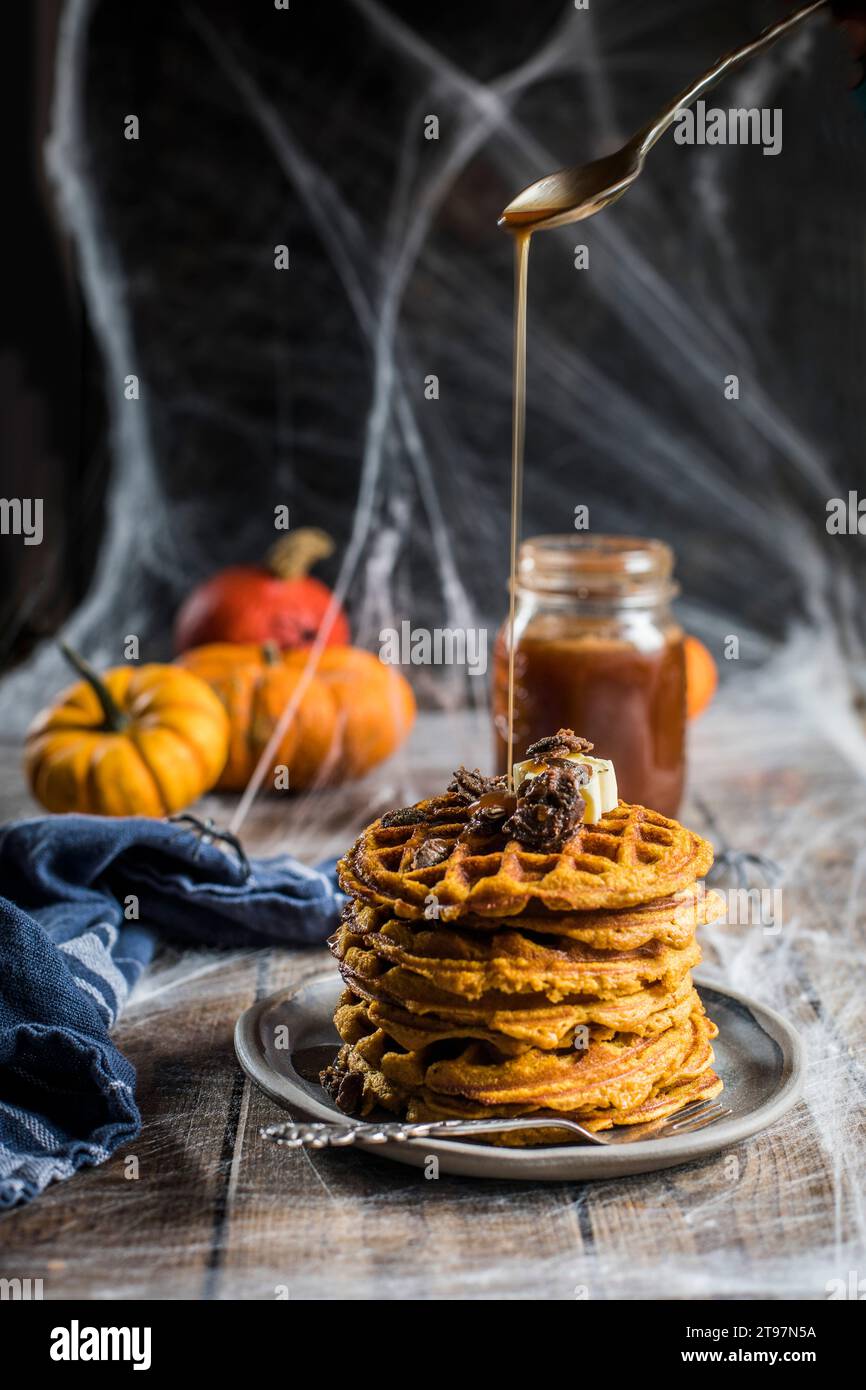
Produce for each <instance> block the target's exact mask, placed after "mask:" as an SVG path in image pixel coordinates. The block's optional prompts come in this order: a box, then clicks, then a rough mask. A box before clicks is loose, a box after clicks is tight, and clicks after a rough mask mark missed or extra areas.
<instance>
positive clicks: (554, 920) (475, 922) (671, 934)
mask: <svg viewBox="0 0 866 1390" xmlns="http://www.w3.org/2000/svg"><path fill="white" fill-rule="evenodd" d="M724 909H725V903H724V899H723V898H722V897H720V895H719V894H718V893H715V892H712V891H708V890H707V889H705V888H704V887H703V885H702V884H694V885H693V886H691V887H689V888H684V889H683V890H682V891H681V892H679V893H676V894H674V895H673V896H672V897H669V898H661V899H657V900H655V901H654V902H650V903H638V904H636V905H635V906H634V907H625V908H619V909H617V910H614V911H597V912H547V911H545V910H544V909H543V908H538V909H535V910H534V911H533V910H532V909H531V908H528V909H527V910H526V911H525V912H522V913H520V914H519V917H518V918H517V919H515V918H514V917H513V916H512V917H506V918H498V917H473V916H472V915H470V914H467V915H465V916H462V917H460V918H459V928H460V931H461V932H483V933H484V935H485V936H488V937H489V936H491V935H492V934H493V933H495V932H498V931H500V930H501V929H502V927H508V928H519V930H520V931H522V932H526V933H529V934H530V935H531V936H533V937H540V938H542V939H543V938H549V937H568V938H569V939H570V940H572V941H583V942H585V943H586V945H587V946H593V947H595V948H596V950H600V951H634V950H637V949H638V947H640V946H645V945H646V944H647V942H649V941H660V942H661V943H662V944H663V945H665V946H685V945H687V944H688V943H689V942H690V941H691V940H692V938H693V936H694V934H695V932H696V930H697V929H698V927H705V926H707V925H708V924H709V923H710V922H715V921H716V920H717V919H718V918H719V917H720V916H721V915H722V913H723V912H724ZM393 918H394V913H393V907H392V905H391V904H390V903H389V904H387V905H386V906H384V907H375V906H373V904H372V903H369V902H363V901H361V900H360V899H358V898H355V899H351V900H350V902H349V903H348V905H347V907H346V908H345V909H344V912H343V919H342V920H343V921H348V922H349V923H350V924H351V927H352V930H353V931H354V932H357V933H358V934H359V935H364V934H366V933H368V932H376V931H379V930H380V929H381V927H382V924H383V923H385V922H388V921H390V920H393ZM397 920H399V921H401V922H405V923H407V924H415V925H420V926H421V927H423V928H424V929H426V930H433V929H435V928H436V927H437V922H436V920H435V919H429V918H410V917H400V918H399V919H397ZM439 929H440V930H443V931H444V930H445V929H446V928H445V925H444V924H442V923H439Z"/></svg>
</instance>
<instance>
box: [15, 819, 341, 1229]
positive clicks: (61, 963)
mask: <svg viewBox="0 0 866 1390" xmlns="http://www.w3.org/2000/svg"><path fill="white" fill-rule="evenodd" d="M203 829H204V827H200V828H193V827H191V826H190V825H188V824H182V823H179V822H171V821H156V820H145V819H138V818H134V819H122V820H121V819H118V820H114V819H107V818H103V817H100V816H51V817H48V818H45V819H40V820H31V821H22V822H18V823H17V824H13V825H9V826H7V827H5V828H3V829H0V895H2V896H0V1208H4V1207H11V1206H15V1205H16V1204H17V1203H22V1202H27V1201H30V1200H31V1199H32V1198H33V1197H35V1196H37V1195H38V1194H39V1193H40V1192H41V1191H42V1190H43V1189H44V1188H45V1187H46V1186H47V1185H48V1183H50V1182H54V1181H58V1180H61V1179H64V1178H68V1177H71V1176H72V1174H73V1173H74V1172H75V1171H76V1169H78V1168H80V1167H81V1166H82V1164H85V1163H103V1162H105V1160H106V1159H107V1158H108V1157H109V1156H110V1155H111V1154H112V1153H113V1152H114V1151H115V1150H116V1149H117V1148H118V1147H119V1146H121V1145H123V1144H125V1143H128V1142H129V1141H130V1140H131V1139H133V1138H134V1137H135V1135H136V1134H138V1132H139V1129H140V1124H141V1120H140V1116H139V1113H138V1108H137V1106H136V1103H135V1071H134V1070H133V1068H132V1066H131V1065H130V1063H129V1062H128V1061H127V1060H126V1058H125V1057H123V1056H122V1055H121V1053H120V1052H118V1050H117V1048H116V1047H115V1046H114V1044H113V1043H112V1042H111V1039H110V1037H109V1029H110V1028H111V1026H112V1024H113V1023H114V1021H115V1019H116V1018H117V1016H118V1014H119V1012H120V1010H121V1008H122V1007H123V1004H124V1001H125V1000H126V997H127V995H128V994H129V991H130V990H131V989H132V987H133V985H134V984H135V983H136V981H137V980H138V978H139V976H140V974H141V972H142V970H143V969H144V967H145V965H147V963H148V961H150V959H151V957H152V956H153V953H154V950H155V948H156V943H157V936H158V935H159V936H164V937H167V938H169V939H174V940H176V941H180V942H186V943H194V944H198V945H208V946H234V947H239V946H240V947H254V946H265V945H273V944H278V945H281V946H303V945H312V944H316V943H319V942H321V941H322V940H323V939H324V938H325V937H326V936H327V935H328V934H329V933H330V932H331V931H333V929H334V927H335V925H336V922H337V918H338V915H339V911H340V906H341V904H342V902H343V899H342V897H341V895H340V893H339V891H338V889H337V885H336V882H335V879H334V876H333V865H332V864H331V865H330V866H327V867H326V866H322V868H320V869H311V868H307V867H306V866H305V865H303V864H300V863H299V862H298V861H297V860H295V859H292V858H290V857H289V856H288V855H282V856H280V857H278V858H276V859H259V860H253V861H251V862H249V863H248V862H247V860H246V859H245V857H244V855H243V852H242V851H241V850H240V847H239V846H236V847H235V848H231V847H226V846H225V845H224V844H223V843H222V842H221V841H217V840H215V839H214V838H213V834H214V833H215V832H212V833H207V834H202V833H201V830H203Z"/></svg>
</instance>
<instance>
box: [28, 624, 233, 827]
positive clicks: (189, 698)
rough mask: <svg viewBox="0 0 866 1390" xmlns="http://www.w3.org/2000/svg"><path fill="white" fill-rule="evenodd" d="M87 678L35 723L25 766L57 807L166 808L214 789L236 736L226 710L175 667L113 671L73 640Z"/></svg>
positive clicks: (151, 812)
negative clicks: (85, 655)
mask: <svg viewBox="0 0 866 1390" xmlns="http://www.w3.org/2000/svg"><path fill="white" fill-rule="evenodd" d="M63 651H64V655H65V656H66V658H67V660H68V661H69V662H70V664H71V665H72V666H73V667H74V668H75V670H76V671H77V672H78V674H79V675H80V676H82V677H83V679H82V680H81V681H79V682H78V684H77V685H73V686H71V687H70V688H69V689H68V690H65V691H63V693H62V694H61V695H60V696H59V698H58V701H57V702H56V703H55V704H54V705H52V706H50V707H49V708H48V709H44V710H43V711H42V712H41V714H38V715H37V716H36V718H35V719H34V721H33V723H32V724H31V726H30V728H29V729H28V731H27V735H26V739H25V745H24V760H25V769H26V772H27V776H28V779H29V781H30V786H31V789H32V791H33V795H34V796H35V797H36V799H37V801H40V802H41V803H42V805H43V806H45V807H46V809H47V810H49V811H79V812H83V813H85V814H89V815H97V816H165V815H171V814H172V813H173V812H175V811H181V810H183V808H184V807H185V806H189V805H190V804H191V803H192V802H193V801H196V800H197V799H198V798H199V797H200V796H201V795H202V793H203V792H206V791H209V790H210V788H211V787H212V786H213V784H214V782H215V781H216V779H217V777H218V776H219V774H220V772H221V771H222V767H223V764H224V762H225V759H226V752H227V751H228V742H229V721H228V718H227V716H226V712H225V710H224V709H223V707H222V705H221V704H220V702H219V700H218V699H217V698H216V696H215V695H214V693H213V691H212V690H211V689H210V688H209V687H208V686H207V685H206V683H205V682H204V681H201V680H199V679H198V677H197V676H195V675H193V674H192V673H191V672H189V671H181V670H178V668H177V667H176V666H157V665H148V666H133V665H128V666H117V667H115V668H114V669H112V670H111V671H106V673H105V675H104V676H99V675H97V673H96V671H94V670H93V668H92V667H91V666H90V665H88V663H87V662H86V661H83V660H82V659H81V657H80V656H78V655H77V654H76V653H75V652H73V651H71V650H70V649H69V648H68V647H64V648H63Z"/></svg>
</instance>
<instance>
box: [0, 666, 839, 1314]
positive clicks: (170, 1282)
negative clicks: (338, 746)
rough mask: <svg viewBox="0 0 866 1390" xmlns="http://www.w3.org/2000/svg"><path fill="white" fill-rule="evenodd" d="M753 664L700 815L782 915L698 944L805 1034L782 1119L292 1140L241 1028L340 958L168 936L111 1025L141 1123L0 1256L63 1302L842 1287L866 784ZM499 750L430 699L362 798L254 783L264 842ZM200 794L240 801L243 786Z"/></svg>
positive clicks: (699, 746)
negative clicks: (598, 1149) (494, 1166)
mask: <svg viewBox="0 0 866 1390" xmlns="http://www.w3.org/2000/svg"><path fill="white" fill-rule="evenodd" d="M740 684H741V685H742V692H741V694H739V695H738V696H737V698H736V699H734V698H725V699H724V700H722V701H721V702H720V703H719V705H718V707H717V708H716V709H714V710H713V711H711V712H710V714H709V715H708V716H706V717H705V718H704V719H703V720H702V721H700V723H699V724H698V725H697V727H696V729H695V731H694V736H693V760H692V787H693V794H692V796H691V799H690V801H689V803H688V805H687V807H686V808H685V810H684V813H683V818H684V819H685V820H687V821H688V822H689V823H691V824H694V825H695V827H696V828H698V829H703V830H704V831H705V832H707V833H709V834H710V836H711V838H713V839H714V841H715V842H716V844H717V846H728V847H730V846H733V847H739V848H743V849H750V850H759V851H761V852H763V853H766V854H769V855H771V856H772V857H773V858H774V859H776V860H777V861H778V862H779V863H780V864H781V866H782V868H783V871H784V877H783V892H784V907H785V924H784V927H783V929H782V931H781V932H780V933H779V934H778V936H767V935H765V934H764V933H763V931H762V930H761V928H760V927H759V926H758V927H756V926H748V925H746V926H743V925H741V926H722V927H715V928H712V929H710V930H709V931H707V932H706V933H705V943H704V944H705V958H706V963H707V965H708V966H709V967H710V969H711V970H712V971H715V972H716V973H717V974H718V975H719V976H720V977H721V978H723V979H727V981H728V982H729V983H730V984H731V985H733V986H734V987H735V988H739V989H744V990H746V991H748V992H750V993H752V994H754V995H755V996H757V997H758V998H759V999H761V1000H762V1001H764V1002H766V1003H769V1004H771V1005H773V1006H775V1007H777V1008H780V1009H781V1010H782V1012H784V1013H785V1014H786V1015H787V1016H788V1017H789V1018H791V1019H792V1020H793V1021H794V1022H795V1024H796V1025H797V1026H798V1028H799V1029H800V1031H801V1034H802V1036H803V1039H804V1042H805V1044H806V1048H807V1053H808V1057H809V1079H808V1083H807V1097H806V1100H805V1102H803V1103H801V1104H800V1105H799V1106H798V1107H797V1108H796V1110H795V1111H793V1112H792V1113H791V1114H790V1115H789V1116H788V1117H787V1119H785V1120H784V1121H782V1122H781V1123H780V1124H778V1125H777V1126H776V1127H775V1128H774V1129H773V1130H771V1131H769V1132H767V1133H764V1134H762V1135H759V1136H758V1137H756V1138H753V1139H751V1140H748V1141H747V1142H744V1143H742V1144H740V1145H737V1146H736V1147H735V1148H734V1149H732V1150H730V1151H726V1152H724V1153H720V1154H718V1155H717V1156H715V1157H711V1158H708V1159H706V1160H704V1161H702V1162H699V1163H696V1164H693V1165H690V1166H687V1167H684V1168H681V1169H676V1170H671V1171H667V1172H661V1173H657V1174H653V1175H649V1176H645V1177H636V1178H628V1179H621V1180H617V1181H603V1182H596V1183H587V1184H583V1185H581V1184H575V1183H551V1184H546V1185H541V1184H538V1185H533V1184H526V1185H524V1184H517V1183H503V1182H490V1183H484V1182H480V1181H475V1180H471V1179H461V1178H450V1177H447V1176H442V1177H440V1178H439V1179H438V1180H436V1181H429V1180H426V1179H425V1178H424V1176H423V1174H422V1173H421V1172H419V1171H418V1170H416V1169H412V1168H408V1167H403V1166H401V1165H398V1164H393V1163H390V1162H388V1161H386V1160H385V1159H383V1158H379V1157H377V1156H371V1155H369V1154H365V1153H360V1152H354V1151H350V1150H343V1151H324V1152H317V1153H312V1154H311V1153H307V1152H288V1151H280V1150H277V1149H275V1148H273V1147H271V1146H268V1145H265V1144H263V1143H262V1141H261V1140H260V1138H259V1127H260V1126H261V1125H263V1124H266V1123H268V1122H270V1121H273V1120H275V1119H277V1118H279V1117H280V1115H281V1112H280V1111H279V1110H278V1108H277V1107H276V1106H275V1105H274V1104H273V1103H272V1102H271V1101H269V1100H268V1099H267V1098H266V1097H265V1096H263V1095H262V1094H260V1093H259V1092H258V1091H257V1090H256V1088H255V1087H253V1086H252V1085H251V1083H250V1082H249V1081H247V1080H246V1079H245V1077H244V1076H243V1074H242V1073H241V1071H240V1069H239V1067H238V1065H237V1063H236V1061H235V1057H234V1052H233V1048H232V1030H233V1027H234V1023H235V1020H236V1019H237V1017H238V1015H239V1014H240V1013H241V1011H242V1010H243V1009H245V1008H246V1007H247V1006H248V1005H249V1004H251V1003H252V1002H253V1001H254V1000H256V999H259V998H261V997H262V996H263V995H265V994H267V993H269V992H270V991H272V990H275V989H277V988H279V987H281V986H283V985H287V984H289V983H291V982H293V981H296V980H299V979H301V978H302V977H304V976H306V975H308V974H312V973H313V972H318V971H320V970H322V969H327V968H329V967H330V958H329V956H328V955H327V953H326V952H325V951H324V950H319V949H315V950H310V951H303V952H292V951H284V950H267V951H249V952H232V953H225V952H223V953H218V952H207V951H198V952H192V953H189V954H186V955H178V954H176V953H174V952H166V953H165V954H163V955H162V956H161V957H160V959H159V960H158V962H157V963H156V965H155V966H154V968H153V969H152V970H151V971H150V972H149V973H148V975H147V976H146V977H145V979H144V980H143V982H142V983H141V985H140V986H139V988H138V990H137V991H136V994H135V995H134V997H133V1000H132V1002H131V1004H130V1006H129V1007H128V1009H127V1011H126V1013H125V1015H124V1016H123V1018H122V1020H121V1023H120V1026H119V1027H118V1029H117V1035H116V1036H117V1042H118V1044H119V1046H120V1047H121V1048H122V1049H123V1050H124V1051H125V1052H126V1053H127V1054H128V1056H129V1057H130V1059H131V1060H132V1062H133V1063H134V1064H135V1067H136V1069H137V1072H138V1099H139V1104H140V1107H141V1111H142V1115H143V1117H144V1127H143V1130H142V1134H141V1136H140V1138H139V1140H138V1141H137V1142H136V1143H135V1144H133V1145H132V1146H131V1148H130V1150H129V1151H127V1152H126V1153H125V1154H121V1155H119V1156H117V1157H116V1158H114V1159H113V1160H112V1161H111V1162H109V1163H107V1164H106V1165H104V1166H103V1167H101V1168H96V1169H87V1170H84V1171H82V1172H81V1173H80V1174H79V1175H78V1176H77V1177H76V1178H74V1179H73V1180H72V1181H71V1182H67V1183H64V1184H61V1185H59V1186H55V1187H54V1188H52V1189H50V1190H49V1191H48V1192H46V1193H45V1194H44V1195H43V1196H42V1197H41V1198H40V1199H39V1200H37V1201H36V1202H34V1203H33V1204H32V1205H31V1206H29V1207H27V1208H24V1209H23V1210H19V1211H16V1212H12V1213H9V1214H7V1215H6V1216H5V1217H4V1218H3V1219H2V1220H0V1276H5V1277H7V1278H12V1277H16V1276H18V1277H29V1278H42V1279H43V1280H44V1295H45V1297H46V1298H59V1297H85V1298H156V1299H160V1298H185V1299H234V1298H245V1299H277V1298H283V1297H289V1298H293V1299H344V1298H345V1299H354V1298H358V1299H362V1298H363V1299H372V1298H375V1299H390V1298H395V1299H396V1298H399V1299H406V1298H425V1299H426V1298H444V1299H452V1298H461V1299H471V1298H494V1299H499V1298H503V1299H512V1298H513V1299H578V1300H582V1299H584V1298H588V1299H590V1300H594V1299H611V1298H665V1299H678V1298H704V1297H722V1298H756V1299H764V1298H777V1297H804V1298H809V1299H823V1298H826V1297H827V1293H828V1289H827V1286H828V1281H832V1280H842V1281H847V1280H848V1278H849V1275H850V1272H851V1271H856V1272H857V1273H858V1274H859V1277H860V1278H866V1240H864V1229H866V1203H864V1200H863V1192H864V1188H866V1185H864V1169H866V1164H864V1146H863V1139H864V1128H866V1120H864V1097H866V1074H864V1069H863V1065H862V1058H863V1055H864V1045H866V1017H864V1013H866V1011H864V1006H863V999H864V957H866V942H864V912H863V880H864V875H866V844H864V825H866V790H864V781H863V777H862V774H859V773H858V772H857V771H856V770H855V768H853V767H852V766H851V764H850V763H849V762H848V760H847V759H846V757H845V756H844V754H843V752H840V751H839V749H838V748H836V747H834V746H833V745H832V744H831V743H830V742H829V740H828V739H827V738H825V737H824V736H823V735H822V734H821V733H820V731H818V730H814V729H812V728H811V726H810V724H809V722H808V719H807V717H806V716H805V715H803V713H802V711H800V710H798V709H797V708H796V707H795V706H793V705H792V707H791V710H788V711H786V710H779V709H778V708H776V709H774V710H773V712H772V714H770V713H767V714H763V713H761V705H760V702H759V700H758V699H757V698H756V695H755V691H754V689H752V688H751V687H749V686H748V682H746V681H743V682H741V683H740ZM750 690H751V693H749V692H750ZM479 718H480V717H479ZM456 732H459V735H460V737H459V739H458V740H457V746H455V733H456ZM487 747H488V739H487V732H486V727H485V721H484V720H483V719H482V720H480V723H478V724H477V725H474V724H473V721H472V720H470V719H468V718H463V719H462V720H460V721H456V720H455V718H454V717H451V718H450V719H449V718H446V717H445V716H430V717H427V718H426V719H425V720H424V721H423V723H422V725H421V727H420V728H419V730H418V731H417V733H416V736H415V737H414V738H413V743H412V745H411V747H410V750H409V752H408V754H407V756H406V757H404V758H402V759H400V760H398V761H397V763H396V764H395V765H394V766H392V767H391V768H389V769H388V770H387V772H384V773H382V774H380V775H379V776H378V777H374V778H373V779H371V780H370V782H369V783H368V784H366V785H365V786H363V787H361V788H359V789H355V790H354V791H353V792H352V793H351V795H350V796H348V797H347V796H346V795H345V794H341V793H332V794H329V795H328V796H327V797H322V798H320V800H319V801H318V802H317V803H316V805H315V807H314V808H311V803H310V802H309V800H307V801H306V802H304V801H301V800H297V801H294V802H291V801H284V800H280V801H273V800H271V801H265V800H262V801H260V802H259V803H257V804H256V806H255V807H254V809H253V813H252V816H251V819H250V821H249V823H248V825H247V827H246V830H245V838H246V841H247V845H248V848H249V849H250V850H251V851H252V852H255V853H260V852H268V851H269V850H270V851H272V850H273V849H275V848H277V847H279V848H294V849H296V850H297V852H299V853H300V854H302V855H303V856H304V857H305V858H309V859H311V860H313V859H316V858H318V857H321V855H322V854H326V853H329V852H332V851H333V850H335V849H340V848H341V847H342V846H343V845H344V844H345V843H346V841H347V840H348V839H349V837H350V836H351V834H352V833H354V831H355V829H356V828H357V827H358V826H359V825H360V824H361V823H362V822H363V821H364V820H365V819H367V818H370V817H371V816H373V815H375V814H378V813H379V812H380V811H381V810H382V809H383V808H384V807H385V805H386V804H389V805H393V804H402V803H403V802H405V801H406V800H408V799H409V798H410V797H412V796H413V794H414V795H415V796H419V795H421V794H422V792H425V791H426V790H429V789H431V788H433V787H440V786H442V785H443V777H444V775H445V774H446V773H447V772H448V771H449V769H450V767H451V766H452V764H456V762H457V761H459V760H460V759H461V758H464V759H466V760H467V761H470V762H471V764H473V765H474V764H475V763H477V762H479V761H482V762H484V761H486V750H487ZM448 749H453V750H454V755H453V756H451V755H449V754H448V752H447V751H445V750H448ZM0 753H2V763H0V767H2V774H3V775H2V782H0V785H2V806H0V811H2V815H3V818H4V819H6V818H9V817H11V816H17V815H20V814H25V813H29V812H30V810H31V809H32V807H31V806H30V804H29V803H28V801H27V797H26V793H25V792H24V789H23V787H22V785H21V782H20V778H19V774H18V771H17V751H16V750H15V749H14V748H12V747H11V746H10V747H7V748H5V749H3V750H0ZM815 787H817V791H810V788H815ZM206 809H207V810H208V811H209V812H210V813H212V814H214V815H215V816H216V817H217V818H218V819H219V820H221V821H222V823H225V821H226V820H227V818H228V813H229V812H230V810H231V805H230V804H228V803H225V802H219V801H217V800H215V799H211V800H210V802H209V803H208V805H207V806H206ZM133 1156H134V1157H135V1158H136V1159H137V1160H138V1162H137V1165H135V1164H131V1163H130V1162H129V1159H130V1157H133ZM136 1169H137V1176H134V1173H135V1171H136ZM864 1288H866V1285H864Z"/></svg>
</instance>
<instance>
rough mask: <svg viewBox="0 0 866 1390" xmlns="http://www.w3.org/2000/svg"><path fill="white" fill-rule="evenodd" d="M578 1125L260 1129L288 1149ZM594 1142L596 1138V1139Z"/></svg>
mask: <svg viewBox="0 0 866 1390" xmlns="http://www.w3.org/2000/svg"><path fill="white" fill-rule="evenodd" d="M557 1125H558V1126H559V1128H566V1129H573V1130H575V1131H579V1132H580V1133H581V1134H586V1137H587V1138H588V1139H592V1138H594V1136H593V1135H591V1134H589V1133H587V1132H586V1131H584V1130H582V1129H579V1127H578V1126H577V1125H576V1124H575V1123H574V1121H568V1120H565V1121H556V1120H553V1119H550V1118H544V1119H523V1118H521V1119H505V1118H500V1119H490V1120H420V1121H413V1122H411V1123H410V1122H407V1121H400V1120H393V1121H386V1122H385V1123H384V1124H346V1125H341V1124H330V1123H325V1122H323V1121H312V1122H310V1123H308V1124H304V1123H303V1122H302V1121H301V1122H295V1121H292V1120H287V1121H284V1122H282V1123H281V1124H275V1125H266V1126H265V1128H264V1129H262V1130H260V1134H261V1136H262V1138H263V1139H268V1140H270V1141H271V1143H274V1144H279V1145H281V1146H282V1147H284V1148H290V1149H324V1148H347V1147H349V1146H350V1145H351V1144H355V1143H357V1142H358V1141H359V1140H362V1141H363V1142H364V1143H367V1144H387V1143H392V1142H394V1141H396V1142H397V1143H406V1142H407V1141H408V1140H410V1139H427V1138H429V1137H431V1136H435V1137H437V1138H443V1139H444V1138H457V1137H458V1136H462V1135H478V1134H502V1133H505V1132H506V1131H507V1130H514V1129H539V1128H556V1127H557ZM596 1142H598V1141H596Z"/></svg>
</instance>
